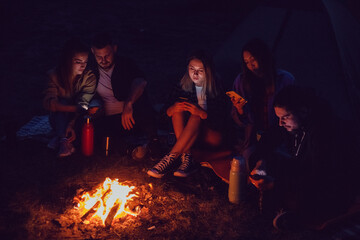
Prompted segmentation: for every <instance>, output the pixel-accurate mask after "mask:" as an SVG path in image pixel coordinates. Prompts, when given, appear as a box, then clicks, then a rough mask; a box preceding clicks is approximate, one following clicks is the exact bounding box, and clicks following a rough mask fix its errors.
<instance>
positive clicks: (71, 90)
mask: <svg viewBox="0 0 360 240" xmlns="http://www.w3.org/2000/svg"><path fill="white" fill-rule="evenodd" d="M88 55H89V49H88V47H87V46H86V45H85V44H84V43H82V42H81V41H80V40H78V39H71V40H69V41H67V42H66V44H65V46H64V48H63V50H62V52H61V56H60V59H59V63H58V65H57V66H56V67H55V69H53V70H51V71H50V72H49V78H50V80H49V83H48V88H47V89H46V90H45V98H44V107H45V109H47V110H49V111H50V117H49V120H50V124H51V126H52V127H53V129H54V130H55V132H56V136H55V138H54V139H52V140H51V141H50V143H49V145H48V146H49V147H50V148H56V147H57V145H58V143H59V144H60V145H59V153H58V155H59V156H60V157H65V156H69V155H71V154H72V153H73V152H74V150H75V149H74V147H73V145H72V142H73V141H74V140H75V138H76V134H75V130H74V125H75V120H76V118H77V117H78V116H79V115H80V114H82V113H84V112H86V111H87V110H88V108H89V102H90V100H91V99H92V97H93V96H94V94H95V89H96V79H95V75H94V74H93V73H92V72H91V71H90V70H87V69H85V68H86V65H87V61H88Z"/></svg>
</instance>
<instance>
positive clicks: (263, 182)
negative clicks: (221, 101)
mask: <svg viewBox="0 0 360 240" xmlns="http://www.w3.org/2000/svg"><path fill="white" fill-rule="evenodd" d="M274 109H275V113H276V115H277V117H278V118H279V126H280V127H277V128H274V129H272V130H269V131H268V132H266V133H264V136H262V137H261V140H260V142H259V146H258V148H257V150H256V151H255V152H254V154H253V155H252V156H251V163H252V164H251V165H252V166H255V167H254V168H253V170H252V171H251V173H250V178H249V179H250V181H251V183H252V184H254V185H255V186H256V187H257V188H259V189H260V190H263V191H265V192H264V193H266V194H265V195H264V201H266V200H267V203H269V204H270V203H271V204H272V205H268V209H269V211H276V210H281V211H280V212H279V214H278V215H277V216H276V217H275V219H274V221H273V224H274V227H276V228H278V229H288V230H291V229H297V228H301V227H319V226H320V225H321V224H322V223H324V221H326V220H327V219H329V218H331V217H334V216H336V215H338V214H340V213H342V212H344V211H345V210H346V209H347V207H348V206H349V204H350V203H351V201H352V199H353V196H352V193H351V191H352V190H354V189H356V187H355V186H353V187H351V186H350V185H349V184H353V183H355V181H354V179H351V178H352V176H354V175H355V174H354V173H351V172H352V171H353V170H354V166H355V164H354V163H352V159H353V157H354V156H352V154H351V151H352V149H353V148H348V144H347V142H348V141H347V140H349V134H348V132H346V131H343V130H342V128H343V127H344V125H343V124H341V121H340V120H339V119H338V118H336V117H335V116H334V115H333V113H332V111H331V108H330V107H329V105H328V104H327V103H326V102H325V101H324V100H322V99H321V98H319V97H318V96H317V95H316V94H314V92H313V91H310V90H308V89H305V88H300V87H296V86H287V87H285V88H284V89H282V90H281V91H280V92H279V93H278V94H277V95H276V97H275V99H274ZM346 148H348V150H345V149H346ZM254 176H255V177H254ZM351 188H352V189H351ZM266 205H267V204H266V203H264V206H266Z"/></svg>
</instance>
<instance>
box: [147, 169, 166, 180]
mask: <svg viewBox="0 0 360 240" xmlns="http://www.w3.org/2000/svg"><path fill="white" fill-rule="evenodd" d="M147 174H148V175H149V176H151V177H154V178H162V177H163V176H164V174H159V173H154V172H153V171H151V170H149V171H147Z"/></svg>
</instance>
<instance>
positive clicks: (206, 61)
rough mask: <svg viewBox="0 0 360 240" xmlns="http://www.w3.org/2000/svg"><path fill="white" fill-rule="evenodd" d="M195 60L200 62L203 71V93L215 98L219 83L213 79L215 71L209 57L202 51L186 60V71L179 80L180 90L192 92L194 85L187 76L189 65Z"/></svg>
mask: <svg viewBox="0 0 360 240" xmlns="http://www.w3.org/2000/svg"><path fill="white" fill-rule="evenodd" d="M194 59H197V60H199V61H201V62H202V64H203V65H204V70H205V82H204V86H203V91H204V92H205V94H206V95H208V96H210V97H216V96H217V95H218V94H219V91H220V90H219V87H220V86H219V83H218V82H217V81H216V78H215V69H214V65H213V62H212V60H211V58H210V57H208V56H207V55H206V54H205V53H204V52H203V51H196V52H194V53H193V54H191V55H190V57H189V58H188V59H187V65H186V66H187V69H186V72H185V74H184V76H183V77H182V78H181V80H180V85H181V88H182V89H183V90H184V91H186V92H192V91H193V86H194V83H193V81H192V80H191V78H190V76H189V69H188V67H189V63H190V61H191V60H194Z"/></svg>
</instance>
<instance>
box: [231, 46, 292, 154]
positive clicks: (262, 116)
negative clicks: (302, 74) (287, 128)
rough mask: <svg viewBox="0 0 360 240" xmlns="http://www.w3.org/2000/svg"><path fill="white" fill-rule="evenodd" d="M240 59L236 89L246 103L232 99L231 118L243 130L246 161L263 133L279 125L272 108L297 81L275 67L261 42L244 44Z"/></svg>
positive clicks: (266, 48)
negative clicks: (277, 98)
mask: <svg viewBox="0 0 360 240" xmlns="http://www.w3.org/2000/svg"><path fill="white" fill-rule="evenodd" d="M241 59H242V72H241V73H240V74H239V75H238V76H237V77H236V79H235V81H234V86H233V88H234V90H235V92H237V93H238V94H239V95H241V96H242V97H243V98H245V100H246V101H238V100H236V99H234V98H232V99H231V100H232V103H233V109H232V112H231V115H232V118H233V120H234V121H235V123H236V124H237V125H238V126H239V127H240V128H241V130H242V134H243V137H242V139H241V144H240V151H242V152H243V154H244V155H245V158H247V151H248V150H249V149H250V147H252V146H253V145H254V143H256V141H257V138H258V137H259V136H260V135H261V133H262V132H263V131H264V130H266V129H268V128H269V127H270V126H272V125H274V124H275V123H276V116H275V113H274V109H273V107H272V106H273V100H274V96H275V94H276V93H277V92H279V91H280V90H281V89H282V88H283V87H284V86H286V85H289V84H293V83H294V81H295V79H294V77H293V76H292V75H291V74H290V73H289V72H286V71H284V70H280V69H276V68H275V62H274V59H273V56H272V54H271V51H270V49H269V47H268V46H267V45H266V43H264V42H263V41H262V40H260V39H253V40H251V41H249V42H248V43H246V44H245V46H244V47H243V50H242V57H241ZM244 151H245V152H244Z"/></svg>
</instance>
